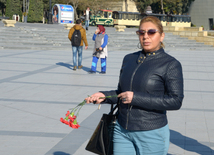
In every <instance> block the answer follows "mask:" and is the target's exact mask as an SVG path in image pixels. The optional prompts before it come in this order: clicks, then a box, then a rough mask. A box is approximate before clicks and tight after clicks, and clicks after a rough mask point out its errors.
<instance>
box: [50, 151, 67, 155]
mask: <svg viewBox="0 0 214 155" xmlns="http://www.w3.org/2000/svg"><path fill="white" fill-rule="evenodd" d="M53 155H70V154H68V153H65V152H61V151H57V152H54V153H53Z"/></svg>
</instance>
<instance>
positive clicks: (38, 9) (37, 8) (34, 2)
mask: <svg viewBox="0 0 214 155" xmlns="http://www.w3.org/2000/svg"><path fill="white" fill-rule="evenodd" d="M42 18H43V1H42V0H30V4H29V11H28V17H27V21H28V22H31V23H34V22H41V21H42Z"/></svg>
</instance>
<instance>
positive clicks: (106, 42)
mask: <svg viewBox="0 0 214 155" xmlns="http://www.w3.org/2000/svg"><path fill="white" fill-rule="evenodd" d="M107 44H108V35H107V34H106V35H105V36H104V42H103V44H102V45H101V47H102V48H104V47H105V46H106V45H107Z"/></svg>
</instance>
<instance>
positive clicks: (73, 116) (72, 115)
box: [60, 95, 117, 129]
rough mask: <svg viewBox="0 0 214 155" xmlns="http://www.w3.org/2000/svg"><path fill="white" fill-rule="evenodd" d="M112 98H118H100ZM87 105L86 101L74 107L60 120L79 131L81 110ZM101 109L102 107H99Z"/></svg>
mask: <svg viewBox="0 0 214 155" xmlns="http://www.w3.org/2000/svg"><path fill="white" fill-rule="evenodd" d="M111 97H117V95H115V96H106V97H100V99H101V98H111ZM85 104H86V101H85V100H84V101H83V102H81V103H79V104H78V105H77V106H76V107H74V108H73V109H72V110H71V111H67V113H66V114H65V118H62V117H61V118H60V121H61V122H62V123H64V124H66V125H68V126H70V127H71V128H74V129H78V128H79V127H80V125H79V124H78V122H77V116H78V114H79V111H80V109H81V108H82V107H83V106H84V105H85ZM99 107H100V105H99Z"/></svg>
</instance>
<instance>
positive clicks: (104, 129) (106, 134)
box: [85, 105, 118, 155]
mask: <svg viewBox="0 0 214 155" xmlns="http://www.w3.org/2000/svg"><path fill="white" fill-rule="evenodd" d="M117 107H118V105H116V106H115V107H114V108H113V106H111V111H110V112H109V114H103V116H102V118H101V120H100V122H99V124H98V125H97V128H96V129H95V131H94V133H93V134H92V136H91V138H90V140H89V142H88V144H87V146H86V148H85V149H86V150H87V151H90V152H93V153H96V154H99V155H112V154H113V131H114V126H115V122H116V119H117V112H116V113H115V110H116V109H117Z"/></svg>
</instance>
